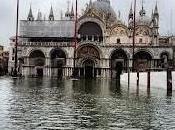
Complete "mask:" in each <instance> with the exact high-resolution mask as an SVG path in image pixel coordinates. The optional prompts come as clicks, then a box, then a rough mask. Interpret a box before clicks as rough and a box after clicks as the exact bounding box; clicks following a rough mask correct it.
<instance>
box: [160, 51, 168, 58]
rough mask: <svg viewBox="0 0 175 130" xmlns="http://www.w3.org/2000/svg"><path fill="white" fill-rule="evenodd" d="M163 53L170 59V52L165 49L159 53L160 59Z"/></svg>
mask: <svg viewBox="0 0 175 130" xmlns="http://www.w3.org/2000/svg"><path fill="white" fill-rule="evenodd" d="M164 55H165V56H167V58H168V59H170V53H169V52H167V51H163V52H161V53H160V59H162V58H163V56H164Z"/></svg>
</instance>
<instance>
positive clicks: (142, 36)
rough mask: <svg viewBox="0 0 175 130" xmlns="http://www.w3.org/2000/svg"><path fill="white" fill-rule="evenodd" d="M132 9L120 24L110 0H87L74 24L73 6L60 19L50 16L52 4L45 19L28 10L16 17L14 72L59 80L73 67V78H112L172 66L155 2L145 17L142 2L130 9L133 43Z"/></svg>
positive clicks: (11, 64) (169, 42) (170, 41)
mask: <svg viewBox="0 0 175 130" xmlns="http://www.w3.org/2000/svg"><path fill="white" fill-rule="evenodd" d="M133 13H134V12H133V8H132V6H131V8H130V10H128V22H127V24H126V23H125V22H123V21H122V20H121V18H120V13H119V15H117V14H116V12H115V11H114V10H113V8H112V6H111V2H110V0H95V1H91V0H90V1H89V3H88V4H87V7H85V9H84V11H83V14H82V15H81V16H79V17H78V22H77V26H75V11H74V8H73V6H72V8H71V9H69V8H68V9H67V11H66V12H65V15H64V16H61V19H60V20H56V19H55V17H54V11H53V9H52V7H51V9H50V14H49V16H48V18H46V17H43V16H42V13H41V12H38V16H37V18H34V15H33V12H32V9H31V8H30V11H29V14H28V17H27V20H21V21H20V37H19V40H18V71H19V73H21V74H22V75H23V76H26V77H28V76H41V77H43V76H44V77H58V78H65V77H71V76H72V74H73V70H75V69H76V70H77V73H76V75H77V76H78V77H92V78H98V77H99V78H115V77H116V75H117V73H118V72H119V71H121V72H127V71H128V70H133V71H146V70H147V69H152V70H158V69H162V68H166V67H169V66H173V63H174V62H173V59H174V58H173V57H174V56H173V54H174V51H173V47H172V44H173V38H168V37H164V36H160V35H159V17H160V16H159V11H158V6H157V4H156V5H155V8H154V10H153V12H152V14H150V15H147V12H146V10H145V9H144V6H142V8H141V9H140V10H139V12H136V14H137V16H136V23H135V24H136V27H135V44H134V47H133V21H134V20H133V19H134V14H133ZM75 27H77V28H76V29H75ZM75 30H77V31H75ZM75 32H77V37H76V41H77V44H75ZM14 42H15V40H14V38H13V37H12V38H11V45H12V48H11V51H10V60H9V71H12V70H13V67H14ZM133 61H134V62H133Z"/></svg>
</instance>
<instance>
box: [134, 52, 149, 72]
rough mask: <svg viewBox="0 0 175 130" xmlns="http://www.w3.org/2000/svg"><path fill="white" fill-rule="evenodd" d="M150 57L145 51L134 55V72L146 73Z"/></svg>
mask: <svg viewBox="0 0 175 130" xmlns="http://www.w3.org/2000/svg"><path fill="white" fill-rule="evenodd" d="M151 60H152V56H151V54H150V53H148V52H146V51H139V52H137V53H136V54H135V55H134V70H136V71H146V69H148V68H151Z"/></svg>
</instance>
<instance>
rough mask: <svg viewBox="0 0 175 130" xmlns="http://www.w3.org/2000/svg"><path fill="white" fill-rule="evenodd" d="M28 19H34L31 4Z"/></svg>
mask: <svg viewBox="0 0 175 130" xmlns="http://www.w3.org/2000/svg"><path fill="white" fill-rule="evenodd" d="M27 20H29V21H33V20H34V17H33V13H32V7H31V5H30V10H29V14H28V17H27Z"/></svg>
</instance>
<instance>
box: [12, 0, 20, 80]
mask: <svg viewBox="0 0 175 130" xmlns="http://www.w3.org/2000/svg"><path fill="white" fill-rule="evenodd" d="M16 13H17V14H16V15H17V16H16V40H15V68H14V72H13V75H12V76H13V77H17V75H18V72H17V64H18V22H19V0H17V12H16Z"/></svg>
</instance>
